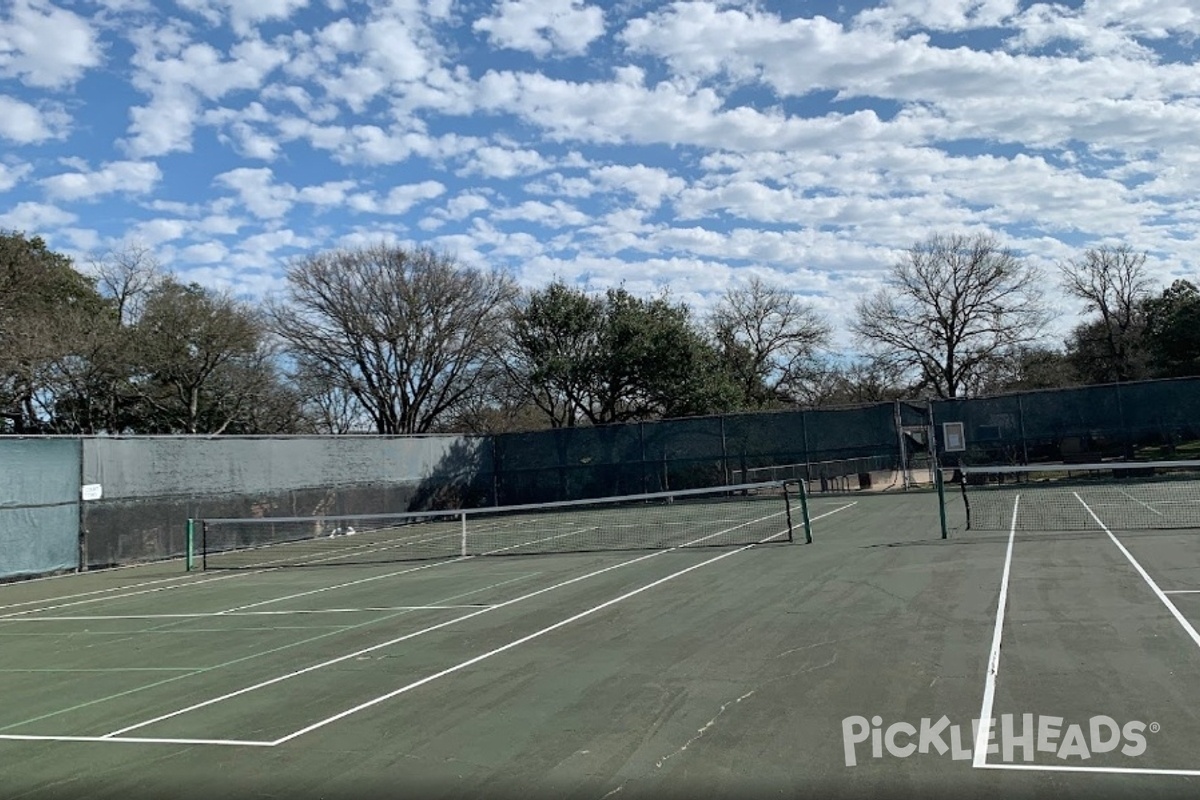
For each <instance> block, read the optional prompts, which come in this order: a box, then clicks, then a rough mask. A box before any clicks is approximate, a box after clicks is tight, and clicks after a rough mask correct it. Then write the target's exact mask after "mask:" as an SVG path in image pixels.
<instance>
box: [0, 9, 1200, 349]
mask: <svg viewBox="0 0 1200 800" xmlns="http://www.w3.org/2000/svg"><path fill="white" fill-rule="evenodd" d="M1196 9H1197V6H1196V4H1195V2H1194V0H1104V1H1100V2H1092V0H1087V2H1064V3H1029V2H1019V1H1018V0H891V1H890V2H861V1H856V2H844V3H839V4H835V3H827V2H802V1H800V0H790V1H789V0H763V1H762V2H709V1H705V0H701V1H698V2H674V3H660V2H651V0H619V1H618V2H606V3H595V2H590V0H173V1H171V0H3V2H0V228H6V229H16V230H21V231H25V232H27V233H29V234H40V235H42V236H44V237H45V238H46V239H47V240H48V241H49V242H50V243H51V244H52V246H54V247H56V248H57V249H60V250H63V251H65V252H69V253H71V254H73V255H75V256H76V257H78V258H80V260H81V262H82V261H84V260H85V259H86V257H87V255H88V254H90V253H96V252H99V251H103V250H104V249H106V248H110V247H113V246H118V245H120V244H121V243H122V242H135V243H138V244H140V245H144V246H148V247H151V248H153V250H154V251H155V252H156V253H157V254H158V256H159V258H160V259H161V261H162V262H163V263H164V264H165V265H167V266H169V267H170V268H171V269H172V270H174V271H176V272H177V273H179V274H180V275H182V276H183V277H184V278H186V279H189V280H196V281H199V282H201V283H203V284H206V285H210V286H214V287H228V288H231V289H232V290H234V291H235V292H238V293H240V294H244V295H246V296H250V297H256V296H261V295H263V294H264V293H269V292H272V291H277V290H278V288H279V285H280V280H281V278H280V274H281V267H282V265H283V264H285V263H286V262H287V260H288V259H290V258H294V257H296V256H298V255H302V254H304V253H307V252H311V251H314V250H318V249H325V248H333V247H342V246H356V245H360V244H367V243H374V242H378V241H380V240H384V239H386V240H389V241H396V242H401V243H406V244H422V245H430V246H433V247H435V248H437V249H440V250H444V251H447V252H449V253H451V254H453V255H455V256H456V257H457V258H458V259H459V260H461V261H463V262H466V263H470V264H476V265H481V266H486V265H490V266H495V267H499V268H503V269H508V270H511V271H512V272H513V273H514V274H515V275H516V276H517V277H518V279H519V280H520V281H521V282H522V283H523V284H525V285H530V286H533V285H539V284H542V283H544V282H546V281H547V280H549V279H551V278H552V277H555V276H558V277H562V278H564V279H566V280H568V281H573V282H578V283H579V284H581V285H585V286H589V287H593V288H604V287H607V286H610V285H614V284H617V283H620V282H624V283H625V285H626V286H628V287H629V288H630V289H632V290H634V291H636V292H639V293H653V292H655V291H657V290H659V289H661V287H662V286H664V285H668V284H669V285H670V287H671V293H672V295H673V296H675V297H677V298H681V299H684V300H686V301H688V302H690V303H692V304H693V305H694V306H696V307H697V309H699V310H701V311H703V310H704V309H705V308H707V307H709V306H710V304H711V303H712V302H713V300H714V298H715V297H716V296H718V295H719V294H720V293H721V292H722V291H724V289H725V288H726V287H727V286H729V285H731V284H736V283H737V282H739V281H742V280H745V279H746V278H747V277H748V276H750V275H754V274H757V275H760V276H762V277H763V278H765V279H767V280H769V281H771V282H773V283H777V284H779V285H782V286H786V287H788V288H791V289H793V290H795V291H797V292H799V293H802V294H803V295H805V296H807V297H810V298H811V299H812V301H813V302H814V303H815V304H817V305H818V306H819V307H820V308H822V309H823V310H824V311H825V312H826V313H827V314H828V315H829V316H830V317H831V318H832V320H833V321H834V323H835V325H836V326H837V327H838V328H839V330H844V321H845V319H846V317H847V314H848V313H849V311H850V310H851V309H852V307H853V301H854V300H855V299H856V298H857V297H859V296H860V295H861V294H862V293H863V292H866V291H869V290H870V289H872V288H873V287H875V286H877V285H878V284H879V282H880V281H881V280H882V278H883V277H884V276H885V273H886V269H887V267H888V265H889V264H890V263H892V262H893V261H894V259H895V258H896V256H897V254H898V252H899V251H900V250H902V249H903V248H905V247H906V246H909V245H911V244H912V243H913V242H914V241H915V240H917V239H920V238H923V237H924V236H926V235H928V234H929V233H932V232H947V231H965V232H974V231H989V232H992V233H995V234H996V235H997V236H999V237H1000V238H1001V239H1002V240H1003V241H1004V242H1005V243H1006V244H1008V245H1010V246H1012V247H1014V248H1016V249H1017V250H1018V251H1020V252H1022V253H1023V254H1025V255H1027V256H1028V257H1029V258H1030V259H1032V260H1033V261H1035V262H1037V263H1038V264H1040V265H1043V266H1044V267H1046V268H1047V270H1048V275H1049V274H1050V270H1052V267H1053V264H1054V263H1055V262H1057V261H1060V260H1062V259H1066V258H1070V257H1072V256H1075V255H1078V254H1079V253H1080V252H1081V251H1082V249H1083V248H1085V247H1087V246H1090V245H1095V244H1099V243H1103V242H1112V243H1128V244H1130V245H1132V246H1133V247H1135V248H1137V249H1139V250H1145V251H1148V252H1149V254H1150V261H1149V265H1150V268H1151V270H1152V274H1153V275H1154V277H1155V278H1156V280H1157V281H1158V282H1160V283H1165V282H1168V281H1170V280H1171V279H1173V278H1175V277H1190V278H1192V279H1196V278H1197V277H1198V275H1197V273H1198V270H1197V265H1198V264H1200V246H1198V245H1197V231H1198V229H1200V192H1198V187H1200V66H1197V63H1196V53H1197V41H1196V37H1197V34H1200V11H1197V10H1196ZM1052 284H1053V280H1052V278H1050V277H1048V278H1047V286H1048V288H1050V287H1051V286H1052ZM1052 296H1053V293H1052ZM1063 308H1064V310H1068V309H1069V310H1070V311H1071V312H1074V310H1075V307H1074V306H1073V305H1070V304H1066V305H1064V306H1063ZM839 338H842V339H844V338H845V337H844V334H839Z"/></svg>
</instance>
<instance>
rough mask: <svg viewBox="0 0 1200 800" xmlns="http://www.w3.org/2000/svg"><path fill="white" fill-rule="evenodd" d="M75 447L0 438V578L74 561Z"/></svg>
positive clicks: (47, 570) (37, 572) (61, 442)
mask: <svg viewBox="0 0 1200 800" xmlns="http://www.w3.org/2000/svg"><path fill="white" fill-rule="evenodd" d="M79 447H80V445H79V441H78V440H77V439H16V438H0V580H3V579H6V578H16V577H21V576H33V575H43V574H48V573H52V572H61V571H63V570H71V569H75V568H77V567H78V566H79V502H80V500H79V498H80V485H79V458H80V455H79Z"/></svg>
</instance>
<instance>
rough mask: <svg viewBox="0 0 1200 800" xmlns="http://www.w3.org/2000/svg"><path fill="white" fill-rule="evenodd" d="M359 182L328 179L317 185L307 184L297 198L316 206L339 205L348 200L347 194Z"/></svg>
mask: <svg viewBox="0 0 1200 800" xmlns="http://www.w3.org/2000/svg"><path fill="white" fill-rule="evenodd" d="M356 185H357V183H356V182H355V181H328V182H326V183H322V184H319V185H316V186H305V187H304V188H303V189H301V190H300V191H299V192H298V193H297V195H296V199H298V200H300V201H301V202H304V203H312V204H313V205H315V206H339V205H341V204H342V203H344V202H346V196H347V194H348V193H349V191H350V190H351V189H353V188H354V187H355V186H356Z"/></svg>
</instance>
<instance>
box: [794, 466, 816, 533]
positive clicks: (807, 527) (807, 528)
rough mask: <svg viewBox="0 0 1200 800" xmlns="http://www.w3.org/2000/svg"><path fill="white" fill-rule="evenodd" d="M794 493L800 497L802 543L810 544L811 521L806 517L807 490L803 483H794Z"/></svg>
mask: <svg viewBox="0 0 1200 800" xmlns="http://www.w3.org/2000/svg"><path fill="white" fill-rule="evenodd" d="M796 491H797V492H798V493H799V495H800V516H801V518H802V519H803V520H804V543H805V544H812V519H811V518H810V517H809V516H808V490H807V489H806V488H805V487H804V481H802V480H800V481H796Z"/></svg>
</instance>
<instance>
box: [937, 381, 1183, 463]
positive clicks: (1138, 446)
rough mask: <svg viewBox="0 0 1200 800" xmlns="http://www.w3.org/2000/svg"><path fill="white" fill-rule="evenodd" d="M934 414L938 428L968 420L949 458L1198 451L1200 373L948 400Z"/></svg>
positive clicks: (1052, 459) (1086, 458)
mask: <svg viewBox="0 0 1200 800" xmlns="http://www.w3.org/2000/svg"><path fill="white" fill-rule="evenodd" d="M934 418H935V421H936V423H937V430H938V432H939V436H941V435H942V432H943V428H942V425H943V424H944V423H947V422H950V423H954V422H960V423H962V425H963V434H964V437H965V444H966V450H964V451H962V452H948V453H946V461H947V463H962V464H974V465H995V464H1013V465H1016V464H1037V463H1056V462H1065V463H1090V462H1099V461H1104V460H1112V459H1121V460H1143V459H1146V460H1152V459H1159V458H1197V457H1200V378H1187V379H1177V380H1163V381H1142V382H1138V383H1124V384H1107V385H1104V386H1083V387H1079V388H1074V389H1054V390H1044V391H1035V392H1022V393H1020V394H1012V395H1003V396H997V397H979V398H970V399H965V400H944V401H939V402H936V403H934ZM943 438H944V437H943ZM939 445H940V446H942V447H944V446H945V442H944V441H940V442H939Z"/></svg>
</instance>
